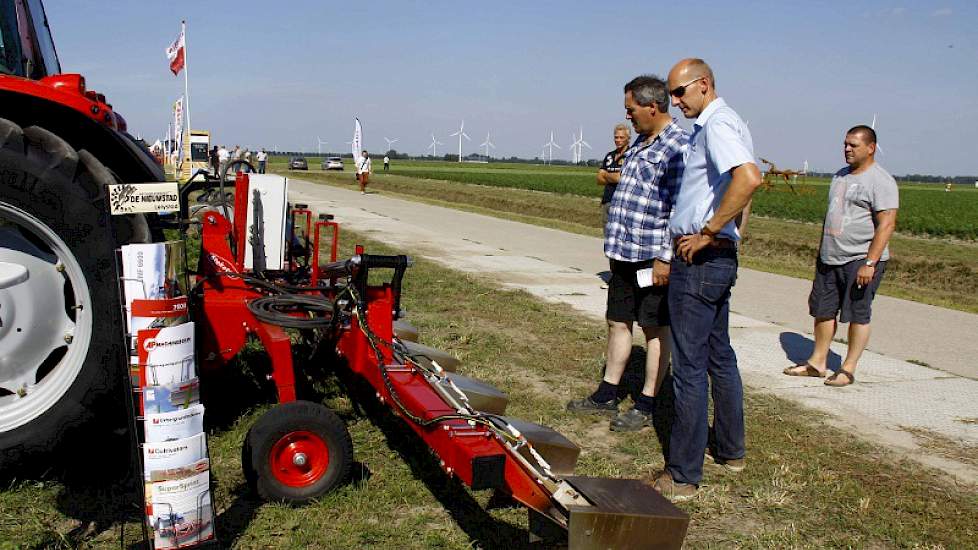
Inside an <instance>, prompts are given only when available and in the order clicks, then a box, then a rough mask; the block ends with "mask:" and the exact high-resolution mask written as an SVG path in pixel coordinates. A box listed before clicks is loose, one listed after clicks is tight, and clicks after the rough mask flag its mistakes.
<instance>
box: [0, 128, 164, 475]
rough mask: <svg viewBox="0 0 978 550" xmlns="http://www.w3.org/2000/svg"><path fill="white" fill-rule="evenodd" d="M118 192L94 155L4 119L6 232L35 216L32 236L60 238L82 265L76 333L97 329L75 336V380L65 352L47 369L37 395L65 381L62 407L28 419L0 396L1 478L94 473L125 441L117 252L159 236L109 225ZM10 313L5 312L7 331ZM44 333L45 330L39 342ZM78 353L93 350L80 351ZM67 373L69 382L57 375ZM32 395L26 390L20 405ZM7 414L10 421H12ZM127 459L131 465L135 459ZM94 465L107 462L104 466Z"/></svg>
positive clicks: (0, 197)
mask: <svg viewBox="0 0 978 550" xmlns="http://www.w3.org/2000/svg"><path fill="white" fill-rule="evenodd" d="M114 183H117V181H116V179H115V177H114V176H113V174H112V172H111V171H110V170H108V169H107V168H106V167H105V166H104V165H103V164H102V163H101V162H99V161H98V159H96V158H95V157H94V156H92V155H91V154H89V153H88V152H86V151H84V150H81V151H76V150H75V149H74V148H72V147H71V146H70V145H68V143H67V142H65V141H64V140H62V139H61V138H59V137H58V136H56V135H55V134H53V133H51V132H49V131H47V130H45V129H43V128H39V127H36V126H32V127H28V128H23V129H22V128H21V127H19V126H18V125H17V124H14V123H13V122H10V121H9V120H6V119H3V118H0V209H3V210H0V229H4V227H3V226H4V225H5V224H8V222H7V221H5V218H4V216H6V215H10V216H15V217H16V216H18V215H21V213H26V215H27V216H28V217H27V218H26V219H28V221H29V223H30V224H33V225H32V226H31V227H33V228H34V229H38V228H40V229H38V230H39V231H47V230H50V232H51V234H53V235H54V236H56V237H57V238H58V239H60V241H61V243H60V244H58V246H61V245H63V247H62V248H59V249H58V250H60V252H61V253H62V254H63V255H64V256H70V257H73V260H74V262H76V266H77V267H78V268H80V270H78V272H77V273H75V275H71V274H70V273H69V274H68V275H65V283H64V294H65V300H64V301H65V304H64V306H65V310H66V313H67V315H68V316H69V318H71V319H72V321H73V322H75V323H76V324H75V326H76V327H78V326H80V324H81V323H82V322H84V323H85V324H86V326H89V325H90V329H91V330H87V329H86V330H84V331H81V332H87V333H88V336H87V337H85V338H81V337H75V338H74V339H73V340H70V341H68V340H69V339H68V338H67V337H66V338H65V340H66V344H67V345H68V346H69V351H67V352H64V357H65V358H67V357H68V356H71V357H72V360H71V361H72V362H71V365H72V366H71V367H70V368H68V369H67V371H59V370H58V369H61V368H63V364H64V363H65V362H66V359H64V358H63V359H61V360H57V359H56V353H53V354H52V355H54V356H55V359H54V362H55V364H49V363H51V361H52V357H51V356H49V357H48V359H47V360H45V361H44V362H43V363H42V366H41V367H40V368H39V369H38V372H37V374H36V378H37V379H36V380H35V382H36V385H35V386H34V387H32V388H31V389H32V390H33V389H35V388H37V393H38V394H41V393H43V390H42V389H40V388H43V387H44V386H43V384H45V383H46V382H47V381H49V380H52V381H53V380H55V378H48V377H52V376H54V377H57V381H56V382H52V384H56V386H55V387H58V388H66V389H63V390H62V389H58V390H57V391H55V392H54V393H52V394H47V395H50V396H53V397H51V398H50V399H56V400H55V401H53V402H48V401H45V404H44V405H41V406H38V407H35V408H34V409H32V410H31V411H30V412H29V413H26V414H21V413H19V412H17V411H14V412H12V413H11V410H12V409H13V408H14V407H15V406H14V407H8V410H7V411H4V409H3V404H2V403H3V402H2V398H4V397H6V398H8V401H7V403H8V404H9V403H11V400H10V399H11V398H13V397H14V395H13V394H11V393H10V391H9V390H2V391H0V419H2V420H3V421H4V422H5V423H6V424H5V425H2V426H0V478H11V477H13V476H24V475H35V474H38V473H43V472H45V471H51V470H59V469H61V468H64V467H68V468H72V467H75V466H81V467H89V465H88V464H84V465H83V464H80V463H79V462H80V461H79V459H80V458H82V457H84V456H86V455H88V456H93V457H99V456H100V455H101V453H99V452H98V451H97V450H96V451H94V452H93V451H92V449H91V445H92V443H93V442H94V441H96V440H100V438H104V437H105V436H106V433H107V432H110V431H111V430H116V432H117V433H118V429H119V428H120V427H124V426H125V425H126V423H125V422H126V421H125V417H124V416H123V415H124V414H125V409H124V407H123V406H122V405H121V404H122V403H124V401H123V399H125V394H124V393H123V390H122V388H123V384H122V382H123V381H124V378H123V376H125V375H126V370H125V360H124V357H125V353H126V343H125V340H124V336H123V334H124V327H123V325H124V316H123V312H122V307H121V304H120V298H119V291H118V288H119V287H118V274H117V273H116V260H115V252H114V251H115V248H116V247H117V246H119V245H122V244H126V243H130V242H151V231H150V229H149V226H148V224H147V222H146V219H145V218H144V217H143V216H116V217H110V216H109V213H108V211H107V206H106V203H107V201H106V200H105V196H106V195H105V194H106V190H105V186H106V185H109V184H114ZM11 219H13V218H11ZM21 219H25V218H21ZM14 223H16V222H14ZM45 228H46V229H45ZM8 229H9V228H8ZM14 230H15V231H19V232H20V233H22V234H24V235H25V237H24V239H25V241H31V242H33V243H34V244H35V246H37V247H38V248H37V249H36V250H41V251H42V252H43V255H46V254H48V253H49V252H50V251H52V250H54V249H53V248H51V247H48V248H47V249H45V246H47V245H45V244H44V243H43V242H41V239H39V238H38V237H37V236H36V235H35V236H34V237H31V236H30V235H29V233H30V231H29V230H24V229H23V228H21V229H14ZM113 235H114V236H113ZM8 250H9V249H8ZM0 252H3V250H0ZM54 255H55V256H57V253H55V254H54ZM61 259H62V257H61V256H59V261H61ZM69 271H70V270H69ZM79 274H80V276H78V275H79ZM69 275H70V276H72V277H75V279H71V278H70V276H69ZM76 284H77V285H84V288H85V289H86V290H87V294H88V297H89V298H90V299H89V300H88V303H87V304H86V308H87V310H86V311H84V312H80V311H72V310H73V309H76V310H77V309H78V308H77V304H72V303H71V301H72V298H75V296H76V295H80V294H81V293H82V292H83V291H82V289H81V288H80V287H76V286H74V285H76ZM32 288H33V287H32ZM57 288H58V287H55V289H57ZM2 292H3V291H2V290H0V293H2ZM0 296H2V294H0ZM74 301H75V302H77V301H79V300H78V299H77V298H75V300H74ZM83 309H84V308H83ZM2 312H3V304H2V303H0V322H2V321H3V313H2ZM8 328H9V327H8ZM35 328H36V327H35ZM0 330H2V329H0ZM9 330H13V329H12V328H9ZM20 330H21V329H19V328H18V329H17V331H18V332H20ZM42 333H43V331H41V330H37V331H36V332H34V333H33V334H42ZM8 334H9V332H8ZM2 335H3V333H2V332H0V337H2ZM0 342H2V340H0ZM71 346H84V347H82V348H80V349H79V348H76V349H78V351H74V350H71V349H70V347H71ZM42 347H43V346H42ZM86 348H87V349H86ZM59 361H60V362H59ZM79 365H80V366H79ZM63 372H68V373H69V374H67V375H63V374H62V375H59V374H58V373H63ZM2 374H3V372H2V369H0V375H2ZM58 376H60V377H58ZM48 387H51V386H48ZM61 391H63V394H62V393H60V392H61ZM32 395H34V394H32V393H30V392H27V391H26V389H25V395H24V396H23V397H21V399H28V398H30V397H31V396H32ZM58 395H60V397H57V396H58ZM15 403H18V404H19V403H21V402H20V401H17V402H15ZM18 411H19V409H18ZM5 412H6V413H9V414H8V415H7V416H6V417H4V414H5ZM18 415H19V416H18ZM106 415H109V416H110V417H106ZM116 439H118V438H116ZM69 445H70V446H71V448H69V447H68V446H69ZM78 445H81V446H84V447H82V448H86V447H87V449H86V450H84V451H81V450H79V449H78V448H76V447H75V446H78ZM121 458H122V460H123V461H126V460H127V458H128V456H127V455H124V456H122V457H121ZM95 460H105V457H104V456H102V458H96V459H95ZM120 473H122V472H120Z"/></svg>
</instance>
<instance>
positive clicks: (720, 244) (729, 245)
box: [672, 237, 737, 250]
mask: <svg viewBox="0 0 978 550" xmlns="http://www.w3.org/2000/svg"><path fill="white" fill-rule="evenodd" d="M681 238H682V237H676V239H675V240H674V241H673V243H672V245H673V249H675V248H679V239H681ZM706 248H715V249H717V250H737V242H736V241H734V240H732V239H725V238H722V237H713V240H712V241H710V244H708V245H706Z"/></svg>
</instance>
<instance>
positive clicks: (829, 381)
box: [825, 369, 856, 388]
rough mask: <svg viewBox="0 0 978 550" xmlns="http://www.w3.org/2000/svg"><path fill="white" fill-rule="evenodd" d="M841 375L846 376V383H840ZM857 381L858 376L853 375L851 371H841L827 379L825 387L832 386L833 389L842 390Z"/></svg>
mask: <svg viewBox="0 0 978 550" xmlns="http://www.w3.org/2000/svg"><path fill="white" fill-rule="evenodd" d="M840 374H844V375H846V378H847V379H848V380H847V381H846V382H841V381H838V380H839V375H840ZM855 381H856V375H855V374H853V373H851V372H849V371H845V370H842V369H839V370H837V371H835V374H833V375H832V376H830V377H828V378H826V379H825V385H826V386H832V387H833V388H841V387H843V386H848V385H850V384H852V383H854V382H855Z"/></svg>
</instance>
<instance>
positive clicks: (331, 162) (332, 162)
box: [323, 157, 343, 170]
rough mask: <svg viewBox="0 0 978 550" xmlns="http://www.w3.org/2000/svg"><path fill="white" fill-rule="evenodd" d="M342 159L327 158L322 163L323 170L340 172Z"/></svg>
mask: <svg viewBox="0 0 978 550" xmlns="http://www.w3.org/2000/svg"><path fill="white" fill-rule="evenodd" d="M342 169H343V159H341V158H340V157H329V158H327V159H326V160H324V161H323V170H342Z"/></svg>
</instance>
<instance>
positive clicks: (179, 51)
mask: <svg viewBox="0 0 978 550" xmlns="http://www.w3.org/2000/svg"><path fill="white" fill-rule="evenodd" d="M184 49H185V43H184V39H183V30H181V31H180V36H179V37H177V39H176V40H174V41H173V44H170V46H169V47H168V48H167V49H166V58H167V59H168V60H169V61H170V70H171V71H173V74H174V75H178V74H180V70H181V69H183V62H184Z"/></svg>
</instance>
